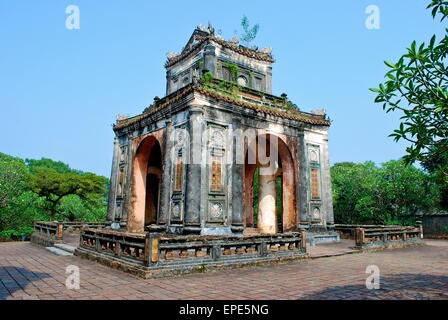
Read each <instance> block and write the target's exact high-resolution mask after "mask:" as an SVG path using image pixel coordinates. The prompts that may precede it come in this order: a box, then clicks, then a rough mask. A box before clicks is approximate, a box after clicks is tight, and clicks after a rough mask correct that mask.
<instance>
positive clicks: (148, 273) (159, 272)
mask: <svg viewBox="0 0 448 320" xmlns="http://www.w3.org/2000/svg"><path fill="white" fill-rule="evenodd" d="M74 255H75V256H78V257H81V258H84V259H88V260H91V261H95V262H97V263H100V264H102V265H105V266H108V267H111V268H114V269H118V270H121V271H124V272H127V273H130V274H133V275H135V276H137V277H141V278H146V279H148V278H160V277H169V276H175V275H181V274H188V273H198V272H207V271H213V270H217V269H232V268H241V267H243V266H255V265H264V264H271V263H278V262H281V261H292V260H298V259H305V258H308V254H307V253H306V250H297V251H295V252H293V253H292V252H291V253H288V252H286V251H279V252H276V253H269V254H267V255H265V256H263V257H261V256H259V255H256V254H254V255H253V257H251V258H248V259H247V258H246V259H245V258H243V257H239V256H238V255H235V256H233V257H230V256H229V257H228V258H224V259H221V260H220V261H210V260H209V259H204V260H203V261H202V262H201V263H200V264H198V263H188V261H186V263H172V264H168V265H158V264H155V265H153V266H150V267H145V266H142V265H138V264H135V263H132V262H130V261H125V260H123V259H117V258H115V257H113V256H110V255H106V254H101V253H98V252H93V251H91V250H86V249H84V248H77V249H76V250H75V253H74ZM186 260H187V259H186Z"/></svg>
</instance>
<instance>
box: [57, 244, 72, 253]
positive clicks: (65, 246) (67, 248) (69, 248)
mask: <svg viewBox="0 0 448 320" xmlns="http://www.w3.org/2000/svg"><path fill="white" fill-rule="evenodd" d="M54 246H55V247H56V248H58V249H61V250H64V251H67V252H70V253H74V252H75V249H76V248H75V247H73V246H71V245H68V244H66V243H58V244H55V245H54Z"/></svg>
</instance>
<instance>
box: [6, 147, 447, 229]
mask: <svg viewBox="0 0 448 320" xmlns="http://www.w3.org/2000/svg"><path fill="white" fill-rule="evenodd" d="M331 178H332V190H333V207H334V216H335V221H336V223H348V224H401V225H404V224H413V223H415V221H416V219H417V217H418V214H420V213H431V212H439V211H443V210H447V207H448V187H447V184H446V181H445V180H441V179H438V178H437V175H435V174H434V173H431V170H423V169H419V168H416V167H415V166H410V165H405V163H404V162H403V161H401V160H393V161H389V162H386V163H383V164H382V165H381V166H377V165H375V163H373V162H370V161H368V162H365V163H352V162H342V163H336V164H335V165H334V166H333V167H332V168H331ZM256 180H257V179H255V181H256ZM254 188H255V189H257V188H258V184H257V183H256V182H255V183H254ZM277 188H281V184H280V183H279V181H277ZM108 189H109V180H108V179H107V178H105V177H102V176H98V175H96V174H93V173H88V172H83V171H79V170H75V169H72V168H70V167H69V166H68V165H67V164H65V163H63V162H60V161H54V160H51V159H46V158H42V159H40V160H34V159H25V160H23V159H20V158H16V157H11V156H8V155H6V154H3V153H0V238H1V237H3V238H10V237H14V236H16V237H18V236H21V235H29V234H30V233H31V232H32V225H33V220H48V221H53V220H57V221H104V220H105V219H106V211H107V192H108ZM257 194H258V192H256V190H254V196H255V198H256V197H257ZM279 194H280V195H281V192H279ZM255 202H256V201H255ZM255 202H254V206H256V204H255ZM277 207H278V210H279V211H281V201H277ZM255 209H256V208H255Z"/></svg>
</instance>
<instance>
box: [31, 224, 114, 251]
mask: <svg viewBox="0 0 448 320" xmlns="http://www.w3.org/2000/svg"><path fill="white" fill-rule="evenodd" d="M110 225H111V222H81V221H74V222H67V221H64V222H62V221H61V222H59V221H34V232H33V234H32V235H31V242H33V243H36V244H40V245H44V246H47V247H48V246H53V245H54V244H55V243H61V242H63V240H64V234H66V233H67V232H78V231H80V230H81V229H82V228H91V229H95V228H105V227H109V226H110Z"/></svg>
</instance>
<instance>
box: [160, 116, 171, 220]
mask: <svg viewBox="0 0 448 320" xmlns="http://www.w3.org/2000/svg"><path fill="white" fill-rule="evenodd" d="M163 141H164V147H163V151H162V154H163V163H162V177H161V178H162V181H161V184H160V208H159V215H158V217H157V224H166V223H168V219H169V211H170V195H171V179H172V176H171V168H172V163H173V159H172V153H173V152H172V150H173V142H174V137H173V125H172V123H171V120H166V121H165V132H164V136H163Z"/></svg>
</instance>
